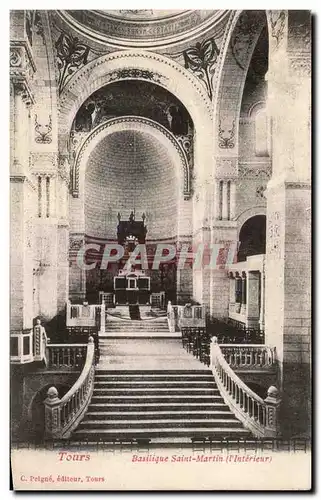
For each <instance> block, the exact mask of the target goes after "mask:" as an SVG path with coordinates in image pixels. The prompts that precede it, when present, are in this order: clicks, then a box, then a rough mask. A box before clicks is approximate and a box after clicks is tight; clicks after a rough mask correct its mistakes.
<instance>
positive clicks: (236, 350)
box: [220, 344, 276, 369]
mask: <svg viewBox="0 0 321 500" xmlns="http://www.w3.org/2000/svg"><path fill="white" fill-rule="evenodd" d="M220 349H221V351H222V353H223V355H224V357H225V359H226V361H227V363H228V364H229V365H230V367H232V368H247V367H248V368H258V369H260V368H264V369H265V368H274V367H275V365H276V348H275V347H269V346H267V345H257V344H246V345H244V344H233V345H230V344H220Z"/></svg>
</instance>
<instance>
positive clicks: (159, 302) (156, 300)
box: [150, 292, 165, 309]
mask: <svg viewBox="0 0 321 500" xmlns="http://www.w3.org/2000/svg"><path fill="white" fill-rule="evenodd" d="M150 302H151V306H152V307H159V308H160V309H165V292H153V293H151V295H150Z"/></svg>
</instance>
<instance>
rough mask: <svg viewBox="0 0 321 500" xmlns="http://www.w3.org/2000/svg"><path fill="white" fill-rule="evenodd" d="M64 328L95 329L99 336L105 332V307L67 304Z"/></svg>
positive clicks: (103, 305)
mask: <svg viewBox="0 0 321 500" xmlns="http://www.w3.org/2000/svg"><path fill="white" fill-rule="evenodd" d="M66 326H67V328H69V327H92V328H93V327H97V329H98V331H99V333H100V334H102V335H103V334H104V333H105V330H106V306H105V302H104V301H102V303H101V304H88V303H86V302H84V303H83V304H71V302H70V301H68V302H67V307H66Z"/></svg>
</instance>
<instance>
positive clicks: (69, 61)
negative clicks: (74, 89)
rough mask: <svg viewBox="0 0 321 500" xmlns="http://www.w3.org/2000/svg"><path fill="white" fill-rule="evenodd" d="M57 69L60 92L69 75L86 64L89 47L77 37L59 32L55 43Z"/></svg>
mask: <svg viewBox="0 0 321 500" xmlns="http://www.w3.org/2000/svg"><path fill="white" fill-rule="evenodd" d="M55 47H56V50H57V61H58V70H59V79H58V92H59V94H60V93H61V92H62V90H63V88H64V86H65V85H66V83H67V82H68V80H69V79H70V78H71V76H72V75H73V74H74V73H75V71H77V69H79V68H80V67H82V66H84V65H85V64H87V61H88V54H89V50H90V49H89V47H87V46H86V45H83V44H82V43H80V42H79V39H78V38H77V37H71V36H69V35H66V34H65V33H61V35H60V37H59V38H58V40H57V42H56V43H55Z"/></svg>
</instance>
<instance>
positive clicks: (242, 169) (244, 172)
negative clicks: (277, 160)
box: [238, 162, 272, 181]
mask: <svg viewBox="0 0 321 500" xmlns="http://www.w3.org/2000/svg"><path fill="white" fill-rule="evenodd" d="M238 172H239V178H240V179H258V180H262V181H263V180H269V179H270V178H271V176H272V165H271V163H262V164H260V163H259V162H258V163H254V164H249V163H241V162H240V163H239V168H238Z"/></svg>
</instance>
